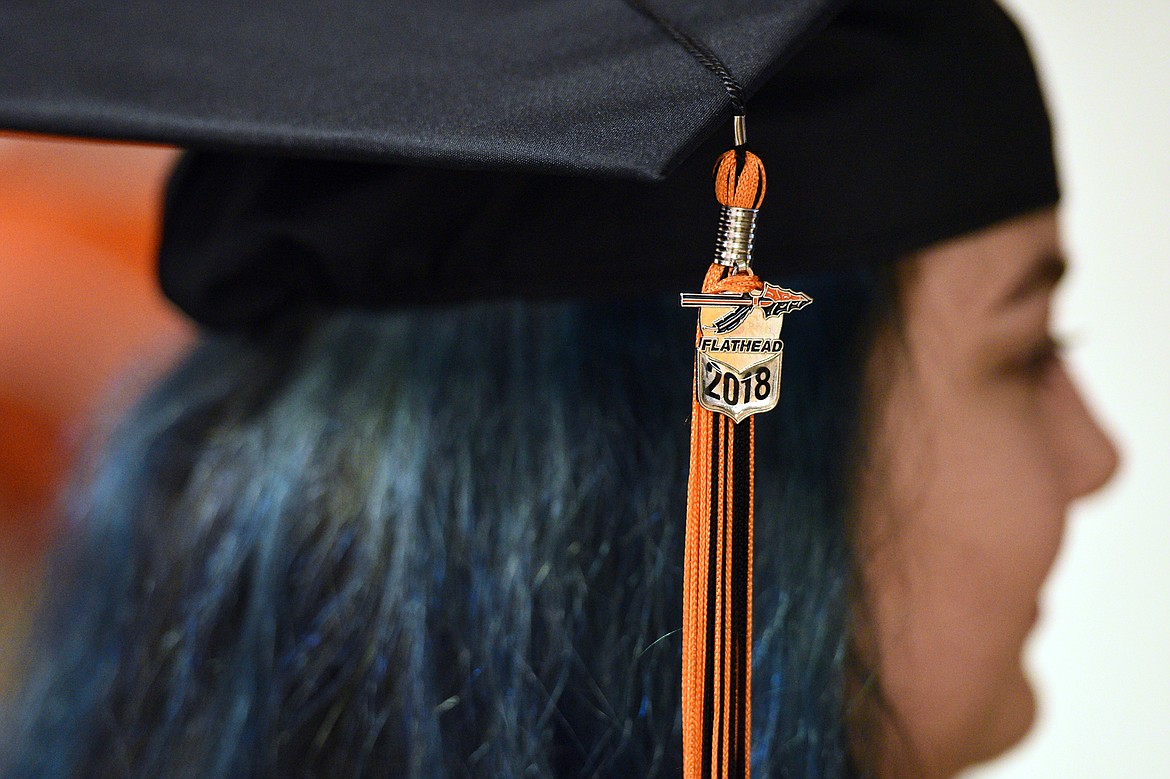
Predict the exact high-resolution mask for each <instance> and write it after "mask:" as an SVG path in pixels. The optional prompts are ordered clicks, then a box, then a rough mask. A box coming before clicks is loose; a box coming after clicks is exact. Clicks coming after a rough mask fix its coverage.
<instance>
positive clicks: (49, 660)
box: [2, 270, 890, 779]
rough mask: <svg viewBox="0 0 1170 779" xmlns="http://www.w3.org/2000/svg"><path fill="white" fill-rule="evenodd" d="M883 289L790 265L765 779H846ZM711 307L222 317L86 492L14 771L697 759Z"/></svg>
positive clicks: (17, 735) (420, 770) (650, 773)
mask: <svg viewBox="0 0 1170 779" xmlns="http://www.w3.org/2000/svg"><path fill="white" fill-rule="evenodd" d="M888 276H889V274H888V273H886V272H884V271H872V270H863V271H855V272H847V273H841V274H838V275H835V276H832V277H829V278H823V279H809V280H804V279H802V280H800V281H799V284H800V285H802V287H804V288H806V289H807V291H809V292H810V293H812V294H813V296H814V297H815V298H816V304H815V305H813V306H811V307H810V308H808V309H806V310H805V311H802V312H801V313H800V314H799V315H794V316H793V317H790V318H789V321H788V322H787V326H786V328H785V335H786V341H787V349H786V352H787V354H786V357H785V361H784V362H785V368H784V377H783V391H782V393H781V403H780V409H779V411H778V413H773V414H770V415H767V416H765V417H762V418H761V420H760V422H759V434H758V435H759V441H758V456H757V463H758V469H759V470H758V476H757V484H758V495H757V521H756V554H757V560H756V563H755V570H756V587H755V592H756V604H757V605H756V628H755V636H756V642H757V643H756V647H755V654H754V661H755V664H754V667H755V671H754V673H755V680H756V681H755V713H754V715H753V724H754V750H753V758H752V759H753V766H754V770H755V772H756V775H758V776H787V777H817V779H823V778H824V777H834V776H847V775H850V774H851V773H853V771H854V768H853V767H852V766H851V760H850V758H849V751H850V750H849V748H848V736H847V733H846V722H845V708H846V701H845V696H846V689H847V682H848V676H849V673H850V666H851V663H850V635H851V621H852V620H853V611H852V608H851V604H852V602H853V598H852V589H853V587H854V586H855V585H854V582H855V575H854V565H853V562H852V553H851V548H850V535H851V523H852V519H851V509H852V505H853V495H852V491H853V485H855V484H856V482H857V479H856V478H855V473H854V472H855V470H856V468H857V467H858V465H857V462H858V455H859V453H860V449H861V439H862V435H861V431H862V429H863V416H864V414H863V403H864V398H865V393H864V391H863V389H862V388H863V386H864V382H863V379H864V373H865V366H866V362H867V355H868V353H869V350H870V346H871V343H872V336H873V334H874V332H875V330H876V327H877V324H876V323H877V321H878V320H879V318H880V317H881V316H882V315H883V312H885V311H886V310H888V308H889V305H890V304H889V301H890V290H889V285H888V284H887V283H886V280H887V279H888ZM693 327H694V323H693V313H691V312H684V311H681V310H679V309H678V308H677V302H676V301H671V300H659V299H654V300H630V301H617V302H614V301H610V302H598V303H581V302H574V303H547V304H520V303H498V304H481V305H474V306H469V307H463V308H453V309H427V310H414V311H401V312H392V313H378V314H373V313H359V312H340V313H334V314H330V315H328V316H324V317H321V318H319V319H314V320H312V321H303V322H299V323H295V324H285V325H282V326H280V327H277V328H273V329H272V330H271V331H270V332H266V333H264V334H260V335H251V336H239V335H237V336H207V337H205V338H204V339H203V341H202V343H201V344H200V345H199V346H198V347H197V348H196V349H195V350H194V351H193V353H192V354H191V355H190V356H189V357H188V358H187V359H186V361H185V362H184V363H183V364H182V365H180V366H179V367H178V368H177V369H176V370H175V371H174V372H173V373H172V374H171V375H170V376H169V377H167V378H166V379H165V380H164V381H163V382H162V383H161V385H160V386H158V387H157V388H156V389H155V390H154V391H153V392H152V393H151V394H150V395H149V396H148V397H147V398H146V399H145V400H144V401H143V402H142V403H141V404H140V405H139V407H138V408H137V409H136V410H135V411H134V412H133V413H132V414H131V415H130V417H129V418H128V419H127V420H126V422H125V423H124V424H123V425H122V426H121V427H120V429H119V430H118V431H117V432H116V433H115V434H113V435H112V436H111V439H110V440H109V442H108V444H107V445H106V447H105V451H104V453H103V454H102V456H101V457H100V459H99V460H98V461H97V463H96V464H95V465H94V468H93V474H92V477H91V478H89V479H87V480H86V482H85V484H84V486H83V487H82V488H81V489H79V490H77V491H76V492H75V494H74V495H73V496H72V498H71V501H70V513H71V517H72V529H71V531H70V532H69V534H68V535H67V536H66V540H65V543H64V545H63V547H62V549H61V550H60V552H59V554H58V558H57V563H56V565H55V568H54V570H53V573H52V578H51V592H50V593H49V596H48V598H47V605H46V609H45V613H44V617H43V623H42V625H41V630H40V632H39V634H38V638H37V640H36V643H35V644H34V647H33V651H35V652H37V653H38V656H39V657H40V658H41V659H40V661H39V662H38V664H37V667H36V668H35V669H34V670H33V671H32V673H31V674H30V676H29V679H28V684H27V689H26V691H25V695H24V697H23V699H22V700H21V701H20V702H19V705H18V706H17V707H15V708H14V710H13V711H14V712H17V713H18V716H17V717H16V718H15V721H14V722H12V723H11V724H10V727H9V728H8V729H7V730H6V734H7V735H6V738H5V741H4V742H3V751H4V755H3V758H2V761H3V764H4V765H6V775H7V776H10V777H22V778H23V777H70V776H80V775H84V776H87V777H115V776H117V777H123V776H129V777H152V778H154V779H159V778H170V777H176V778H177V777H260V776H271V777H296V776H345V777H363V776H404V777H427V778H428V779H429V778H431V777H466V776H484V777H527V776H536V777H551V776H558V777H592V776H602V777H630V776H640V777H641V776H647V777H655V776H676V775H678V773H679V771H680V758H679V755H680V751H681V747H680V744H681V730H680V727H681V726H680V717H679V686H680V676H679V664H680V653H681V641H680V637H679V633H678V629H679V626H680V621H681V617H680V611H681V605H680V604H681V560H682V544H683V533H682V523H683V521H684V517H685V506H684V503H685V492H686V488H685V483H686V481H685V479H686V473H685V471H686V465H687V459H688V458H687V446H688V432H687V431H688V419H687V417H688V413H689V407H690V406H689V394H688V393H689V388H690V382H691V370H692V368H691V363H692V359H693V357H692V350H691V344H690V343H689V334H690V333H691V332H693Z"/></svg>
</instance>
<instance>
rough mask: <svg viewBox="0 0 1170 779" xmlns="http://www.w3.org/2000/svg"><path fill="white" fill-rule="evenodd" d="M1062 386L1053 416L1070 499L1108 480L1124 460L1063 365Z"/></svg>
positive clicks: (1093, 490) (1089, 491)
mask: <svg viewBox="0 0 1170 779" xmlns="http://www.w3.org/2000/svg"><path fill="white" fill-rule="evenodd" d="M1061 381H1062V383H1063V388H1062V391H1061V393H1060V395H1061V401H1062V402H1060V403H1058V404H1057V405H1056V409H1057V412H1058V414H1059V418H1058V419H1056V420H1054V423H1055V424H1054V430H1055V431H1056V438H1057V440H1056V441H1055V443H1056V447H1055V448H1054V452H1056V453H1057V456H1058V457H1059V458H1060V460H1061V462H1060V463H1059V465H1060V466H1061V473H1062V474H1063V475H1064V481H1065V487H1066V490H1067V495H1068V498H1069V500H1070V501H1072V500H1075V499H1077V498H1082V497H1085V496H1086V495H1091V494H1092V493H1094V492H1096V491H1097V490H1099V489H1101V488H1102V487H1104V486H1105V485H1106V484H1108V483H1109V481H1110V479H1112V478H1113V475H1114V474H1115V473H1117V469H1118V467H1119V466H1120V463H1121V455H1120V453H1119V452H1118V450H1117V446H1116V445H1115V444H1114V442H1113V439H1112V438H1111V437H1110V436H1109V434H1108V433H1106V432H1105V431H1104V430H1103V429H1102V427H1101V424H1100V423H1099V422H1098V420H1097V418H1096V415H1095V414H1094V413H1093V411H1092V410H1091V409H1090V408H1089V407H1088V405H1087V404H1086V402H1085V399H1084V397H1083V395H1082V394H1081V391H1080V389H1079V388H1078V387H1077V385H1076V382H1075V380H1074V379H1073V378H1072V377H1071V376H1070V375H1069V373H1068V371H1067V369H1066V368H1064V367H1062V368H1061Z"/></svg>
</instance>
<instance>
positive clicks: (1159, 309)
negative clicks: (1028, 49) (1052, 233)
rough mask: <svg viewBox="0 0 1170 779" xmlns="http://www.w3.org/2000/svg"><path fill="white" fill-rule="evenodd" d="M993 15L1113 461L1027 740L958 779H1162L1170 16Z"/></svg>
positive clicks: (1079, 536) (1082, 514)
mask: <svg viewBox="0 0 1170 779" xmlns="http://www.w3.org/2000/svg"><path fill="white" fill-rule="evenodd" d="M1001 1H1002V2H1004V3H1005V4H1006V5H1007V6H1008V8H1009V9H1010V10H1012V12H1013V13H1014V14H1015V16H1016V18H1017V19H1018V20H1019V21H1020V22H1021V23H1022V24H1023V25H1024V27H1025V29H1026V30H1027V32H1028V33H1029V37H1030V40H1031V42H1032V47H1033V50H1034V52H1035V53H1036V55H1037V57H1038V59H1039V61H1040V67H1041V71H1042V75H1043V77H1044V80H1045V84H1046V86H1047V89H1048V95H1049V101H1050V105H1051V107H1052V109H1053V112H1054V114H1055V121H1056V127H1057V142H1058V147H1059V152H1060V157H1061V162H1062V168H1063V182H1064V191H1065V201H1064V218H1065V235H1066V241H1067V246H1068V249H1069V255H1070V257H1071V259H1072V262H1073V266H1074V269H1073V273H1072V275H1071V278H1070V279H1069V281H1068V283H1067V284H1066V289H1065V291H1064V293H1063V295H1062V300H1061V306H1060V314H1059V319H1058V332H1059V333H1063V334H1065V335H1067V336H1068V337H1069V340H1070V342H1071V345H1072V349H1071V352H1070V355H1069V359H1070V362H1071V363H1072V365H1073V367H1074V370H1075V372H1076V373H1077V374H1078V376H1079V377H1080V379H1081V380H1082V384H1083V385H1084V388H1085V391H1086V394H1087V395H1088V396H1089V399H1090V400H1091V401H1092V402H1093V403H1094V405H1095V406H1096V408H1097V410H1098V411H1099V413H1100V415H1101V417H1102V419H1103V420H1104V422H1105V424H1106V426H1107V427H1108V428H1109V429H1111V431H1112V432H1113V434H1114V436H1115V438H1116V439H1117V442H1118V444H1119V445H1120V448H1121V449H1122V450H1123V456H1124V463H1123V467H1122V469H1121V471H1120V472H1119V474H1118V476H1117V478H1116V480H1115V481H1114V483H1113V485H1112V486H1111V487H1109V488H1108V489H1107V490H1106V491H1105V492H1104V493H1102V494H1101V495H1099V496H1097V497H1095V498H1093V499H1092V500H1090V501H1088V502H1086V503H1085V504H1084V505H1083V506H1081V507H1080V509H1079V510H1077V511H1076V512H1074V514H1073V517H1072V520H1071V526H1070V528H1069V535H1068V540H1067V543H1066V547H1065V549H1064V553H1063V555H1062V558H1061V560H1060V562H1059V563H1058V565H1057V568H1056V571H1055V573H1054V576H1053V579H1052V581H1051V582H1050V584H1049V588H1048V592H1047V595H1046V598H1045V602H1044V606H1043V613H1044V620H1043V623H1042V625H1041V627H1040V629H1039V631H1038V633H1037V634H1036V636H1035V637H1034V639H1033V641H1032V644H1031V646H1030V649H1029V658H1028V660H1029V668H1030V670H1031V672H1032V678H1033V679H1034V681H1035V683H1036V686H1037V688H1038V691H1039V694H1040V704H1041V713H1040V720H1039V722H1038V724H1037V727H1036V729H1035V730H1034V732H1033V733H1032V735H1031V736H1030V737H1029V738H1028V740H1027V741H1025V742H1024V744H1023V745H1021V747H1020V748H1018V749H1017V750H1015V751H1014V752H1012V753H1011V754H1009V755H1007V756H1006V757H1004V758H1002V759H1000V760H999V761H997V762H995V763H992V764H989V765H988V766H986V767H983V768H980V769H978V770H974V771H971V772H969V773H968V774H967V775H966V776H965V777H964V779H1024V777H1027V779H1048V778H1049V777H1062V778H1071V779H1114V778H1115V777H1116V778H1117V779H1170V421H1168V420H1170V412H1168V410H1167V405H1168V404H1170V2H1168V1H1167V0H1111V1H1110V2H1101V0H1001Z"/></svg>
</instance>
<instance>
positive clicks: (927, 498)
mask: <svg viewBox="0 0 1170 779" xmlns="http://www.w3.org/2000/svg"><path fill="white" fill-rule="evenodd" d="M947 397H948V399H951V398H953V397H954V396H953V395H949V396H947ZM913 405H914V407H913V413H910V411H911V408H910V407H906V408H903V409H898V408H896V407H891V408H890V409H888V412H889V413H888V415H887V422H886V423H885V424H883V428H882V430H881V431H879V438H880V440H881V441H883V442H884V443H882V444H881V445H880V446H879V447H878V448H877V449H878V451H879V452H884V453H885V456H884V457H881V458H880V462H881V465H880V468H875V469H874V470H873V472H872V474H871V479H870V481H871V483H872V484H871V486H870V487H868V488H867V489H866V493H867V494H868V497H867V499H865V500H863V506H862V509H863V512H862V521H861V527H860V531H861V532H860V552H861V558H862V572H863V576H864V580H865V590H866V593H867V603H866V604H865V608H867V609H868V612H869V619H870V623H871V625H872V631H873V635H872V637H871V639H870V643H871V644H872V649H873V650H874V652H873V654H874V656H875V658H876V665H877V668H878V672H879V678H880V681H881V686H882V690H883V693H884V695H885V696H886V699H887V703H888V704H890V706H891V707H892V708H893V709H894V713H895V714H896V716H897V717H898V718H899V719H900V720H901V721H902V724H903V728H904V730H905V731H906V733H905V734H904V735H905V737H907V738H909V739H910V740H911V741H912V742H913V744H914V746H915V748H916V750H917V752H918V753H919V754H920V756H921V758H922V759H923V760H926V761H927V762H928V763H929V764H932V765H934V766H936V768H937V770H938V772H940V773H942V774H944V775H945V773H946V771H949V770H953V769H955V768H958V767H961V766H963V765H966V764H969V763H971V762H975V761H978V760H981V759H983V758H986V757H990V756H992V755H995V754H997V753H998V752H1000V751H1002V750H1003V749H1005V748H1007V747H1008V746H1010V745H1011V744H1012V743H1014V742H1015V741H1017V740H1018V739H1019V738H1020V737H1021V736H1022V735H1023V734H1024V733H1025V732H1026V730H1027V728H1028V726H1029V725H1030V724H1031V720H1032V717H1033V708H1034V707H1033V700H1032V695H1031V691H1030V688H1029V686H1028V684H1027V681H1026V679H1025V677H1024V675H1023V672H1022V670H1021V666H1020V655H1021V652H1022V649H1023V646H1024V642H1025V639H1026V638H1027V636H1028V633H1029V632H1030V631H1031V629H1032V627H1033V625H1034V623H1035V620H1036V616H1037V612H1036V608H1037V600H1038V597H1039V593H1040V589H1041V586H1042V584H1043V582H1044V579H1045V578H1046V576H1047V573H1048V571H1049V569H1050V568H1051V566H1052V563H1053V560H1054V559H1055V556H1056V553H1057V550H1058V548H1059V544H1060V538H1061V534H1062V530H1063V525H1064V505H1063V502H1062V500H1061V499H1060V497H1059V496H1060V490H1059V489H1058V485H1057V480H1056V479H1055V478H1054V474H1053V472H1052V469H1051V467H1050V465H1049V463H1048V459H1049V458H1048V456H1047V453H1046V452H1045V446H1044V443H1043V441H1044V436H1043V431H1042V430H1040V429H1037V428H1036V427H1035V426H1034V425H1031V424H1022V422H1023V419H1022V417H1021V415H1020V414H1017V413H1009V412H1010V409H1006V408H999V407H994V406H993V407H991V408H988V407H987V405H986V404H982V405H980V404H970V403H968V404H956V407H953V408H952V407H950V406H948V405H947V404H946V403H935V404H928V405H927V406H925V407H924V406H923V405H921V404H913ZM899 419H900V420H902V423H901V424H890V423H889V420H899ZM927 423H929V424H927ZM879 481H880V482H881V483H882V485H883V486H882V487H880V488H878V487H877V486H876V483H877V482H879ZM932 773H933V772H932Z"/></svg>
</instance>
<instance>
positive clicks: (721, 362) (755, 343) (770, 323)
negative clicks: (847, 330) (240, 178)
mask: <svg viewBox="0 0 1170 779" xmlns="http://www.w3.org/2000/svg"><path fill="white" fill-rule="evenodd" d="M681 297H682V305H683V306H685V307H689V308H698V309H699V343H698V346H697V348H696V356H695V359H696V363H695V368H696V370H695V393H696V397H697V398H698V400H699V405H701V406H702V407H703V408H705V409H708V410H709V411H715V412H718V413H720V414H725V415H727V416H729V417H731V419H732V420H734V421H735V422H742V421H743V420H744V419H747V418H748V417H749V416H751V415H752V414H759V413H762V412H764V411H771V410H772V409H773V408H775V407H776V403H777V402H779V400H780V362H781V358H782V357H783V356H784V343H783V342H782V341H781V340H780V328H781V326H783V324H784V314H787V313H789V312H792V311H798V310H800V309H802V308H804V307H805V306H807V305H808V304H809V303H811V302H812V298H810V297H809V296H808V295H806V294H804V293H803V292H793V291H792V290H790V289H785V288H784V287H778V286H775V285H773V284H764V288H763V289H762V290H756V291H752V292H745V293H735V292H728V293H712V294H706V293H697V294H692V293H683V295H682V296H681Z"/></svg>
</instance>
